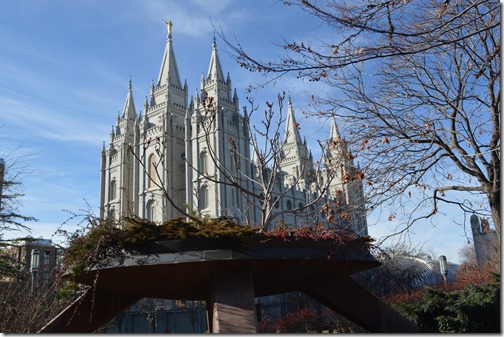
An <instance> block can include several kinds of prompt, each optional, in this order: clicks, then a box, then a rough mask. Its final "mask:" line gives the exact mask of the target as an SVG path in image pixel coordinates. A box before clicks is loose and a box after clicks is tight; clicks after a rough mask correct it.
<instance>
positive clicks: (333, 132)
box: [330, 117, 341, 140]
mask: <svg viewBox="0 0 504 337" xmlns="http://www.w3.org/2000/svg"><path fill="white" fill-rule="evenodd" d="M340 138H341V135H340V133H339V130H338V125H337V124H336V119H335V118H334V117H333V118H332V122H331V138H330V139H331V140H338V139H340Z"/></svg>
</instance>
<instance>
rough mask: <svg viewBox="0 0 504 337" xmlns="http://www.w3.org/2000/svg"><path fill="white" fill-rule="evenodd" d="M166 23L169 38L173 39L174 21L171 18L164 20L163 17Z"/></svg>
mask: <svg viewBox="0 0 504 337" xmlns="http://www.w3.org/2000/svg"><path fill="white" fill-rule="evenodd" d="M161 20H162V21H163V22H164V23H166V28H167V29H168V39H171V38H172V27H173V23H172V22H171V20H168V21H166V20H164V19H161Z"/></svg>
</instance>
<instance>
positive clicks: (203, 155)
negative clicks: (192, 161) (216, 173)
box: [199, 151, 208, 174]
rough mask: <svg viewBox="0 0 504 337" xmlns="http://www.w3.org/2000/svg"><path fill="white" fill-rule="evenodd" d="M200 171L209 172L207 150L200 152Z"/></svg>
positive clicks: (202, 172)
mask: <svg viewBox="0 0 504 337" xmlns="http://www.w3.org/2000/svg"><path fill="white" fill-rule="evenodd" d="M199 159H200V160H199V161H200V162H199V171H200V172H201V174H207V173H208V163H207V153H206V151H203V152H201V153H200V158H199Z"/></svg>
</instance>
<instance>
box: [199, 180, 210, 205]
mask: <svg viewBox="0 0 504 337" xmlns="http://www.w3.org/2000/svg"><path fill="white" fill-rule="evenodd" d="M207 207H208V186H207V185H203V186H201V188H200V193H199V208H200V209H205V208H207Z"/></svg>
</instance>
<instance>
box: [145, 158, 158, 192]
mask: <svg viewBox="0 0 504 337" xmlns="http://www.w3.org/2000/svg"><path fill="white" fill-rule="evenodd" d="M147 165H148V166H147V174H148V177H147V179H148V183H147V187H149V188H150V187H154V185H155V184H156V176H157V166H156V156H155V155H154V154H151V155H150V156H149V160H148V163H147Z"/></svg>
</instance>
